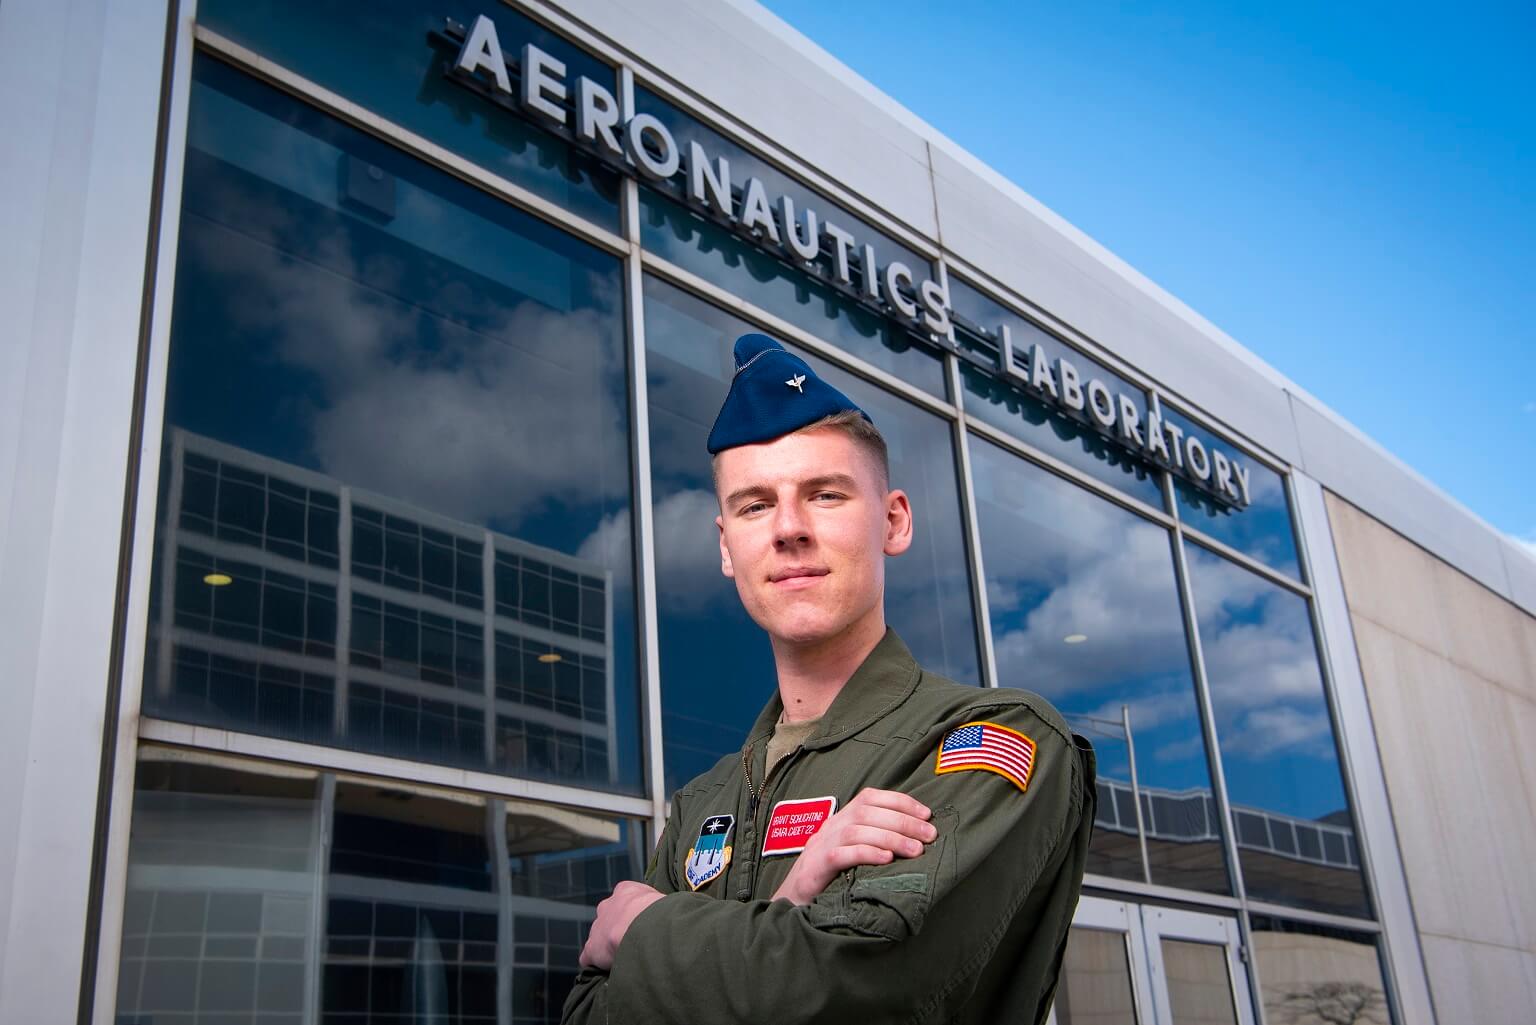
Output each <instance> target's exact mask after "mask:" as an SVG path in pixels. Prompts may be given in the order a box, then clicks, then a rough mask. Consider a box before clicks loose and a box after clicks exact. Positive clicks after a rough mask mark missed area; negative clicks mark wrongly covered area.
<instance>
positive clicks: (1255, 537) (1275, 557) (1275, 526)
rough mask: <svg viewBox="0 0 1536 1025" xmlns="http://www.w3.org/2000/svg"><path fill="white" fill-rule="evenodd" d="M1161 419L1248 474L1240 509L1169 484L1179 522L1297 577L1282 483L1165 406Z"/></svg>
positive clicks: (1293, 538) (1179, 481)
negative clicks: (1245, 500) (1246, 500)
mask: <svg viewBox="0 0 1536 1025" xmlns="http://www.w3.org/2000/svg"><path fill="white" fill-rule="evenodd" d="M1163 417H1164V418H1165V419H1166V420H1167V421H1168V422H1169V423H1174V424H1178V425H1179V426H1180V427H1182V428H1183V429H1184V433H1185V434H1193V435H1194V436H1195V437H1197V438H1199V439H1200V440H1201V442H1202V443H1204V445H1205V447H1206V449H1207V451H1221V452H1225V453H1226V454H1227V456H1228V457H1229V458H1231V459H1233V460H1235V461H1237V462H1240V463H1241V464H1242V465H1243V466H1244V467H1245V468H1246V469H1247V470H1248V478H1249V480H1248V489H1249V497H1250V498H1251V499H1252V501H1251V502H1250V503H1249V504H1248V505H1247V506H1246V507H1244V508H1241V509H1239V508H1237V507H1236V506H1230V505H1223V504H1220V503H1217V502H1214V501H1212V500H1211V499H1210V498H1209V497H1207V495H1206V494H1205V492H1203V491H1201V490H1200V489H1198V488H1196V487H1194V486H1193V485H1191V484H1187V483H1185V482H1184V481H1183V480H1182V479H1181V478H1179V477H1178V476H1175V477H1174V478H1173V484H1174V491H1175V493H1176V494H1177V495H1178V496H1179V517H1180V518H1181V519H1182V520H1183V521H1184V522H1185V523H1186V524H1188V525H1189V526H1191V527H1193V528H1195V529H1196V530H1199V531H1202V532H1204V533H1206V534H1209V535H1211V536H1212V537H1214V538H1215V539H1216V540H1218V541H1222V542H1225V543H1226V544H1229V545H1231V546H1232V547H1233V548H1236V549H1237V550H1238V551H1240V552H1242V553H1243V554H1244V555H1249V556H1252V557H1253V558H1255V559H1257V560H1259V561H1260V562H1262V563H1264V564H1265V565H1268V566H1271V567H1273V568H1275V569H1277V570H1279V571H1280V572H1282V573H1287V574H1289V575H1291V576H1293V577H1299V576H1301V569H1300V565H1299V563H1298V562H1297V559H1296V536H1295V534H1293V533H1292V532H1291V512H1290V505H1289V503H1288V502H1287V501H1286V496H1285V480H1284V478H1282V477H1281V476H1280V475H1279V474H1278V473H1276V472H1275V471H1273V470H1271V469H1269V468H1268V467H1267V466H1265V465H1264V464H1263V463H1261V462H1259V461H1258V460H1257V459H1255V458H1253V457H1252V456H1250V455H1248V454H1247V453H1246V452H1244V451H1243V450H1242V449H1240V448H1238V447H1237V446H1236V445H1233V444H1232V443H1231V442H1228V441H1222V440H1221V439H1219V438H1217V437H1216V435H1214V434H1212V433H1211V432H1210V431H1208V430H1206V429H1205V428H1203V427H1200V426H1197V425H1196V424H1194V423H1191V422H1190V421H1189V420H1188V419H1187V418H1186V417H1183V416H1181V415H1179V414H1178V413H1175V412H1174V411H1173V410H1171V409H1169V408H1168V406H1167V405H1164V406H1163Z"/></svg>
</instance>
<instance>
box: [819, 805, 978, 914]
mask: <svg viewBox="0 0 1536 1025" xmlns="http://www.w3.org/2000/svg"><path fill="white" fill-rule="evenodd" d="M932 822H933V824H934V826H935V828H936V829H937V830H938V837H937V838H936V839H935V840H934V841H933V842H932V843H930V844H928V845H927V846H926V847H925V848H924V849H923V853H922V854H919V855H918V856H917V857H915V858H896V859H895V860H893V861H892V862H891V863H890V864H886V865H861V866H860V867H858V868H856V869H854V870H853V871H851V872H845V873H843V875H842V877H840V879H839V881H838V882H837V883H834V884H833V885H832V886H831V887H828V889H827V891H826V892H825V893H823V894H822V895H821V896H819V897H817V898H816V900H815V902H814V903H813V904H812V914H811V917H812V920H813V922H815V923H816V924H817V925H818V926H821V927H828V928H830V927H834V926H842V927H846V928H849V929H852V930H854V931H855V932H861V933H865V934H867V935H871V936H883V937H885V938H886V939H892V940H900V939H905V938H907V937H908V936H915V935H916V934H917V933H918V932H919V931H920V930H921V929H922V927H923V921H924V919H925V918H926V917H927V915H928V908H929V906H930V905H931V904H932V902H933V901H934V900H935V899H936V898H937V897H938V895H939V894H942V893H946V892H948V891H949V890H950V889H952V888H953V887H954V875H955V863H956V854H957V851H956V842H955V827H956V824H957V823H958V822H959V815H958V813H957V812H956V811H955V808H954V806H953V805H949V806H945V807H943V808H939V809H937V810H935V811H934V813H933V819H932Z"/></svg>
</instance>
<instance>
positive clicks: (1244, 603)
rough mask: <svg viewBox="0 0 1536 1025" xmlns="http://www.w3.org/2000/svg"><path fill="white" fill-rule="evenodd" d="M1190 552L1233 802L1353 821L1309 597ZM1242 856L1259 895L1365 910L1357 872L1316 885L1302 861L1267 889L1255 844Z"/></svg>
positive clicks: (1250, 884)
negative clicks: (1289, 877)
mask: <svg viewBox="0 0 1536 1025" xmlns="http://www.w3.org/2000/svg"><path fill="white" fill-rule="evenodd" d="M1185 552H1186V554H1187V558H1188V561H1189V573H1190V583H1191V586H1192V588H1193V591H1194V602H1195V615H1196V618H1197V620H1198V621H1199V624H1200V644H1201V649H1202V651H1203V653H1204V656H1205V666H1206V674H1207V676H1208V678H1209V680H1210V689H1211V703H1212V705H1213V707H1214V710H1215V713H1216V736H1217V745H1218V746H1219V747H1220V749H1221V757H1222V766H1223V768H1224V769H1225V771H1226V779H1227V791H1228V795H1229V797H1230V799H1231V801H1232V804H1233V805H1234V806H1242V807H1250V808H1259V809H1263V810H1265V811H1272V812H1278V813H1280V814H1282V815H1289V816H1294V817H1295V818H1298V819H1306V820H1314V821H1320V822H1327V823H1330V824H1333V825H1338V826H1343V827H1351V826H1352V819H1351V818H1350V815H1349V809H1348V805H1347V803H1346V801H1345V797H1344V784H1343V779H1342V776H1341V775H1340V769H1339V756H1338V749H1337V747H1336V746H1335V742H1334V735H1333V722H1332V718H1331V716H1330V714H1329V711H1328V705H1327V701H1326V698H1325V696H1324V693H1323V677H1322V670H1321V669H1320V667H1319V665H1318V661H1317V658H1318V656H1317V647H1316V643H1315V641H1314V639H1313V634H1312V624H1311V621H1310V619H1309V617H1308V614H1307V603H1306V599H1304V598H1302V597H1301V596H1300V595H1297V594H1293V593H1291V592H1290V591H1287V590H1285V589H1284V588H1281V587H1278V586H1276V585H1275V584H1272V583H1270V582H1268V581H1267V580H1264V579H1263V578H1262V577H1260V576H1258V575H1257V574H1255V573H1252V572H1249V571H1248V570H1245V569H1242V568H1241V567H1239V566H1237V565H1236V564H1234V563H1231V562H1228V561H1227V560H1225V559H1223V558H1221V557H1220V556H1217V555H1215V554H1213V553H1211V552H1208V551H1206V550H1205V549H1203V548H1201V547H1200V546H1199V545H1195V544H1188V545H1186V546H1185ZM1242 856H1243V861H1244V875H1245V877H1246V878H1247V881H1248V891H1249V893H1250V895H1252V896H1254V897H1258V898H1263V899H1271V900H1278V901H1281V902H1284V903H1306V904H1315V905H1321V906H1326V907H1328V909H1330V910H1339V911H1342V912H1349V911H1351V910H1354V911H1356V912H1359V911H1362V910H1364V894H1363V891H1362V890H1361V888H1360V882H1359V878H1358V874H1351V875H1350V877H1349V879H1348V880H1345V881H1343V882H1339V881H1337V880H1333V881H1330V882H1329V883H1328V884H1327V885H1328V886H1329V887H1331V888H1334V890H1337V889H1338V888H1340V887H1342V890H1343V892H1333V891H1330V892H1326V893H1325V892H1322V891H1319V892H1317V893H1312V892H1309V888H1308V885H1307V884H1306V881H1305V877H1304V875H1303V874H1302V873H1303V869H1302V868H1300V867H1298V868H1297V869H1296V879H1297V880H1300V881H1299V882H1296V881H1293V882H1291V883H1290V884H1289V885H1282V884H1283V883H1285V882H1286V881H1285V880H1283V879H1281V880H1277V881H1276V882H1275V883H1273V884H1272V885H1273V887H1274V888H1273V889H1272V890H1271V892H1267V893H1266V889H1265V886H1264V885H1263V884H1261V883H1258V882H1257V876H1258V874H1259V873H1258V871H1257V869H1258V868H1259V866H1258V865H1256V864H1251V859H1253V858H1255V856H1254V855H1253V852H1250V851H1248V850H1242ZM1271 868H1272V866H1271ZM1352 905H1354V906H1352Z"/></svg>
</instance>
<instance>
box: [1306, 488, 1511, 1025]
mask: <svg viewBox="0 0 1536 1025" xmlns="http://www.w3.org/2000/svg"><path fill="white" fill-rule="evenodd" d="M1328 516H1329V520H1330V522H1331V523H1332V525H1333V531H1334V542H1335V547H1336V549H1337V552H1338V558H1339V566H1340V572H1341V575H1342V576H1343V580H1344V592H1345V597H1346V600H1347V602H1348V604H1349V615H1350V623H1351V626H1352V628H1353V630H1354V635H1355V643H1356V645H1357V646H1358V648H1359V653H1360V668H1361V671H1362V673H1363V675H1364V678H1365V687H1366V692H1367V694H1368V696H1369V699H1370V706H1371V717H1372V720H1373V721H1374V723H1375V726H1376V740H1377V746H1378V748H1379V750H1380V752H1381V765H1382V770H1383V772H1384V774H1385V776H1386V782H1387V792H1388V795H1389V798H1390V800H1391V805H1392V815H1393V819H1394V820H1395V821H1396V824H1397V834H1398V837H1397V838H1398V843H1399V847H1400V850H1401V853H1402V860H1403V866H1404V870H1405V872H1406V875H1407V879H1408V890H1409V893H1410V895H1411V899H1412V903H1413V909H1414V916H1415V918H1416V920H1417V924H1418V931H1419V937H1420V943H1421V945H1422V948H1423V953H1424V961H1425V965H1426V968H1427V971H1428V973H1429V983H1430V989H1431V993H1432V997H1433V1000H1434V1005H1435V1010H1436V1016H1437V1018H1438V1019H1439V1021H1441V1022H1443V1023H1451V1022H1477V1023H1478V1025H1529V1023H1530V1022H1531V1021H1533V1020H1536V1010H1533V1009H1536V868H1533V866H1536V818H1533V816H1532V811H1531V809H1532V807H1533V805H1536V617H1532V616H1530V615H1528V614H1526V613H1525V612H1524V611H1522V610H1521V609H1520V608H1518V607H1516V606H1515V605H1513V604H1512V603H1510V602H1508V601H1506V600H1504V599H1503V598H1502V597H1500V596H1499V595H1496V594H1494V593H1493V592H1491V591H1489V590H1488V589H1487V588H1485V587H1483V586H1481V585H1480V584H1479V583H1477V582H1476V581H1474V580H1472V579H1471V578H1469V577H1468V576H1466V575H1465V574H1464V573H1462V572H1460V571H1459V570H1457V569H1456V568H1454V567H1453V566H1451V565H1449V564H1448V563H1446V562H1445V561H1443V560H1441V559H1437V558H1435V557H1434V556H1432V555H1430V554H1429V553H1428V552H1426V551H1424V550H1423V549H1421V548H1419V547H1418V546H1417V545H1415V544H1413V543H1412V542H1411V541H1409V540H1407V539H1406V538H1404V537H1403V536H1401V535H1400V534H1397V533H1396V532H1394V531H1392V530H1390V529H1388V528H1387V527H1385V526H1383V525H1382V524H1381V523H1380V522H1378V521H1376V520H1375V519H1373V518H1372V517H1370V516H1368V515H1366V514H1365V513H1363V512H1362V511H1360V510H1359V509H1357V508H1355V507H1354V506H1352V505H1350V504H1349V503H1347V502H1344V501H1342V500H1340V499H1339V498H1338V497H1337V496H1334V495H1329V496H1328Z"/></svg>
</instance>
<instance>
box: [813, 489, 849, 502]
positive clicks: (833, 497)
mask: <svg viewBox="0 0 1536 1025" xmlns="http://www.w3.org/2000/svg"><path fill="white" fill-rule="evenodd" d="M813 497H814V498H815V500H816V501H818V502H827V501H831V502H838V501H841V500H842V499H843V498H844V497H845V496H843V495H840V494H838V493H837V492H836V491H818V492H816V494H815V495H814V496H813Z"/></svg>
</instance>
